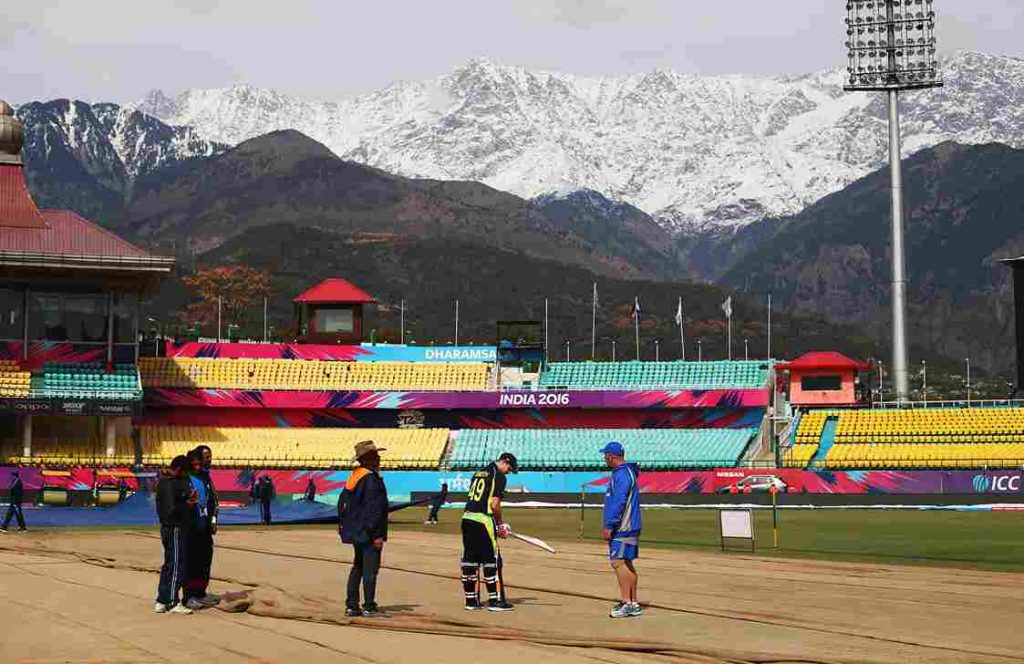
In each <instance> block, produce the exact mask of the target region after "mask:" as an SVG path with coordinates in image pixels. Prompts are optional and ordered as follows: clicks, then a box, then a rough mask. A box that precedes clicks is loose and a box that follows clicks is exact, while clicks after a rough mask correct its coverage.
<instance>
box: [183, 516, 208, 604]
mask: <svg viewBox="0 0 1024 664" xmlns="http://www.w3.org/2000/svg"><path fill="white" fill-rule="evenodd" d="M185 539H186V542H187V545H186V547H185V549H186V551H187V561H186V567H187V568H188V578H186V579H185V586H184V588H185V600H186V601H187V600H188V599H190V598H192V597H206V588H207V587H208V586H209V585H210V566H211V565H212V564H213V535H212V534H211V533H210V527H209V522H208V520H207V519H204V523H202V524H200V525H198V526H197V527H195V528H189V531H188V536H187V537H186V538H185Z"/></svg>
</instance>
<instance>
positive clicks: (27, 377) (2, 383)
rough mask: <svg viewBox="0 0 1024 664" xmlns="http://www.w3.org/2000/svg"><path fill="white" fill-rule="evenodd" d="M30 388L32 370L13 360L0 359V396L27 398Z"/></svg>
mask: <svg viewBox="0 0 1024 664" xmlns="http://www.w3.org/2000/svg"><path fill="white" fill-rule="evenodd" d="M31 388H32V372H30V371H25V370H23V369H22V368H21V366H20V365H19V364H18V362H16V361H15V360H0V398H12V399H19V398H28V395H29V391H30V390H31Z"/></svg>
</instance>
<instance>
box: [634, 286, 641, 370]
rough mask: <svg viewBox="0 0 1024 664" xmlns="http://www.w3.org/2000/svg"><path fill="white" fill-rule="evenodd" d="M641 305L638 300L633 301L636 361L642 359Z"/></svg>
mask: <svg viewBox="0 0 1024 664" xmlns="http://www.w3.org/2000/svg"><path fill="white" fill-rule="evenodd" d="M638 304H640V300H639V299H638V298H634V299H633V328H634V329H635V331H636V359H638V360H639V359H640V307H638V306H636V305H638Z"/></svg>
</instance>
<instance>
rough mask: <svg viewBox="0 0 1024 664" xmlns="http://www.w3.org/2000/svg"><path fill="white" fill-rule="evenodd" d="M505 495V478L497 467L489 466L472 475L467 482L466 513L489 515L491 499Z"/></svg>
mask: <svg viewBox="0 0 1024 664" xmlns="http://www.w3.org/2000/svg"><path fill="white" fill-rule="evenodd" d="M503 495H505V476H504V475H503V474H501V472H499V471H498V468H497V466H495V465H494V464H493V463H492V464H489V465H488V466H487V467H486V468H484V469H483V470H478V471H476V472H475V473H473V479H471V480H470V481H469V494H468V496H467V500H466V512H467V513H473V514H491V499H492V498H501V497H502V496H503Z"/></svg>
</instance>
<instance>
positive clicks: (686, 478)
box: [0, 466, 1024, 500]
mask: <svg viewBox="0 0 1024 664" xmlns="http://www.w3.org/2000/svg"><path fill="white" fill-rule="evenodd" d="M13 470H14V467H12V466H0V486H4V487H6V486H8V485H9V483H10V479H11V472H12V471H13ZM20 471H21V477H22V480H23V481H24V483H25V488H26V489H28V490H30V491H32V490H36V489H39V488H40V487H41V486H42V485H43V484H44V483H45V484H47V485H49V486H57V487H63V488H66V489H68V490H71V491H88V490H91V489H92V487H93V484H94V482H95V479H94V472H95V473H96V475H97V476H98V479H99V480H100V481H101V482H102V481H104V480H109V479H110V478H115V477H121V476H124V477H125V478H126V480H127V482H128V484H129V487H130V488H132V489H134V488H136V487H137V486H138V480H137V479H136V477H135V476H134V475H133V473H132V471H131V470H130V469H128V468H105V469H97V470H95V471H94V469H92V468H71V469H64V470H61V471H59V473H60V474H52V472H53V471H50V472H49V473H48V474H47V475H46V476H45V477H44V474H43V469H41V468H37V467H24V468H20ZM212 473H213V481H214V485H215V486H216V487H217V489H218V491H220V492H221V493H232V492H237V493H247V492H248V490H249V486H250V485H251V483H252V478H253V476H254V475H259V476H263V475H270V476H271V477H272V478H273V480H274V485H275V487H276V488H277V491H278V493H279V494H301V493H303V492H304V491H305V489H306V483H307V481H308V479H309V477H310V476H312V477H313V479H314V481H315V483H316V485H317V490H318V492H319V493H321V494H329V493H334V492H337V491H339V490H340V489H341V487H342V485H343V484H344V483H345V480H346V479H347V478H348V475H349V471H347V470H308V471H307V470H278V469H258V468H257V469H252V468H245V469H241V468H240V469H225V468H215V469H214V470H213V471H212ZM148 474H149V477H150V478H152V477H153V472H152V469H151V470H150V471H149V473H148ZM750 475H760V476H764V475H773V476H775V477H777V478H779V479H781V480H782V481H783V482H785V484H786V487H787V494H789V495H792V494H816V495H858V496H870V495H879V494H884V495H968V494H970V495H990V496H1021V497H1024V471H1021V470H1016V471H1013V470H1011V471H981V470H951V471H941V470H920V471H899V470H861V471H811V470H791V469H778V470H769V471H765V470H743V469H735V468H729V469H716V470H692V471H659V472H648V473H641V475H640V487H641V490H642V491H643V492H644V493H648V494H661V495H671V494H691V495H694V494H702V495H709V494H718V493H720V492H723V491H725V492H728V490H729V488H730V487H731V486H733V485H735V484H736V483H737V482H739V481H740V480H742V479H743V478H745V477H747V476H750ZM383 476H384V480H385V482H386V483H387V486H388V491H389V493H390V494H391V496H392V498H393V499H395V500H405V499H408V497H409V496H411V495H412V494H413V493H416V492H426V493H431V492H435V491H437V490H438V489H439V488H440V486H441V484H442V483H443V482H444V483H447V484H448V486H449V489H450V490H451V491H452V492H454V493H458V492H462V491H465V490H466V489H467V487H468V484H469V479H470V477H471V476H472V473H471V472H467V471H455V470H452V471H384V472H383ZM145 481H146V480H143V482H145ZM607 481H608V475H607V473H602V472H590V471H583V472H575V471H566V472H540V471H525V472H522V473H519V474H518V475H515V476H512V477H510V478H509V483H508V489H509V491H510V492H512V493H516V494H538V495H541V494H543V495H553V494H558V495H564V496H566V497H567V498H568V497H569V496H579V494H580V491H581V490H582V491H584V492H585V493H590V494H600V493H603V492H604V490H605V488H606V485H607Z"/></svg>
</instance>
